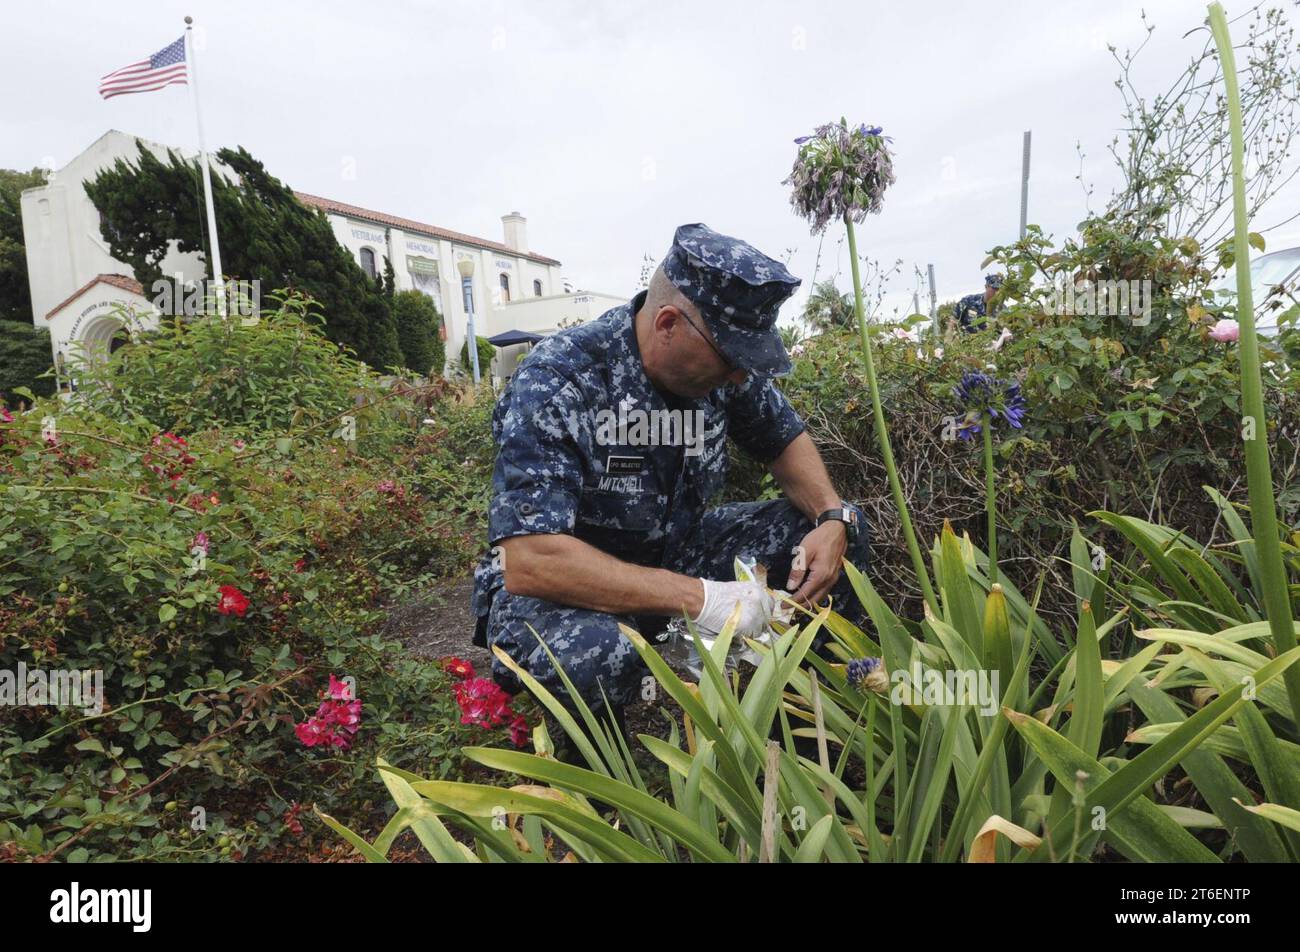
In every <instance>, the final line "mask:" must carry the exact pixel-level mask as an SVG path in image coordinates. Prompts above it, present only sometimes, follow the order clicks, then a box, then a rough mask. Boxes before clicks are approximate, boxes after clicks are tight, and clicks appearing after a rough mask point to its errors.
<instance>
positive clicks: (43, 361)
mask: <svg viewBox="0 0 1300 952" xmlns="http://www.w3.org/2000/svg"><path fill="white" fill-rule="evenodd" d="M53 365H54V363H53V359H52V358H51V356H50V332H49V331H48V330H46V329H45V328H44V327H33V326H32V325H31V324H25V323H23V322H21V321H0V401H3V402H4V403H6V404H8V405H9V406H11V407H12V406H15V405H16V404H17V403H18V401H19V400H26V399H27V398H26V397H23V396H20V395H19V394H18V393H16V392H15V391H16V390H17V388H18V387H26V388H27V389H28V390H30V391H31V392H32V393H34V394H35V395H36V396H38V397H47V396H49V395H50V394H52V393H54V377H53V376H49V377H43V376H41V375H42V374H44V373H45V372H46V371H48V370H50V369H51V368H52V367H53ZM29 402H30V401H29Z"/></svg>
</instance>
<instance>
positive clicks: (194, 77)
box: [185, 17, 226, 319]
mask: <svg viewBox="0 0 1300 952" xmlns="http://www.w3.org/2000/svg"><path fill="white" fill-rule="evenodd" d="M193 23H194V20H193V18H192V17H186V18H185V61H186V63H187V64H188V65H189V71H190V86H191V87H192V88H193V89H194V122H195V124H196V125H197V126H198V129H199V157H200V158H199V161H200V163H201V164H202V166H203V203H204V205H205V206H206V207H207V212H208V243H209V244H210V245H211V246H212V261H211V265H212V289H213V292H214V293H215V294H216V297H217V313H218V314H220V315H221V317H222V318H223V319H224V318H225V316H226V292H225V286H224V283H223V280H222V270H221V246H220V245H218V244H217V213H216V209H215V208H214V207H213V204H212V172H211V170H210V168H209V165H208V148H207V146H206V145H205V144H204V142H203V112H202V110H201V109H200V108H199V66H198V62H197V61H196V59H195V56H194V27H193Z"/></svg>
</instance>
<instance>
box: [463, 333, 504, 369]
mask: <svg viewBox="0 0 1300 952" xmlns="http://www.w3.org/2000/svg"><path fill="white" fill-rule="evenodd" d="M476 340H477V341H478V371H479V375H480V376H481V377H487V376H488V375H489V374H490V373H491V372H492V370H491V368H492V361H493V360H494V359H495V358H496V355H497V349H496V348H495V347H494V346H492V345H491V344H489V343H488V340H487V338H486V337H479V338H476ZM460 369H461V370H463V371H465V373H470V371H471V368H470V365H469V342H468V341H466V342H465V343H464V344H461V346H460Z"/></svg>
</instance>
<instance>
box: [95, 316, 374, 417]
mask: <svg viewBox="0 0 1300 952" xmlns="http://www.w3.org/2000/svg"><path fill="white" fill-rule="evenodd" d="M276 304H277V306H276V307H275V309H274V310H272V311H269V312H266V313H263V314H262V316H261V319H260V320H259V321H257V323H254V324H244V323H243V322H241V321H239V320H233V319H232V320H229V321H222V320H219V319H216V318H209V317H200V318H197V319H193V320H189V321H186V320H183V319H173V320H172V321H171V322H169V323H166V324H164V325H163V326H162V327H161V328H160V329H159V330H158V332H157V333H155V334H151V335H149V336H148V337H146V338H145V339H144V340H143V341H141V342H140V343H137V344H135V345H133V346H130V347H123V348H120V349H119V350H118V351H117V352H116V353H114V354H113V356H112V357H111V358H109V359H108V360H88V361H87V365H86V367H85V369H84V370H82V371H80V372H79V374H78V378H79V396H80V398H81V400H82V401H84V403H85V405H86V406H88V407H89V408H90V409H93V410H95V411H97V412H101V413H105V414H108V415H111V416H115V417H128V416H133V415H138V416H141V417H144V418H145V419H147V420H149V421H150V422H151V423H153V424H154V425H155V426H156V427H157V428H158V429H160V430H172V431H175V432H179V433H190V432H195V431H198V430H201V429H205V428H207V427H214V426H219V427H222V428H224V429H227V430H234V431H239V432H243V431H245V430H268V431H269V430H275V431H288V430H290V429H292V430H294V431H296V432H299V433H301V432H311V433H313V434H314V435H318V436H319V435H329V433H332V432H333V430H332V427H336V426H337V425H338V422H337V421H338V419H339V418H340V417H341V416H343V415H346V414H347V413H348V412H349V410H350V408H353V407H355V406H356V405H357V404H358V403H361V402H365V401H367V400H369V399H373V398H376V397H377V396H378V395H380V393H381V391H380V389H379V387H378V384H377V382H376V378H375V377H374V375H373V374H371V373H370V372H369V371H368V370H367V368H366V366H365V365H364V364H362V363H361V362H360V361H357V360H354V359H352V358H351V357H350V356H348V355H346V354H345V353H344V352H343V351H342V350H340V348H339V347H338V346H337V345H335V344H333V343H331V342H330V341H328V340H326V338H325V336H324V334H323V333H322V332H321V329H320V328H321V321H320V318H319V316H318V314H317V313H316V312H315V311H314V309H313V308H312V306H311V304H310V302H309V301H308V300H307V299H306V298H303V297H300V296H296V295H291V296H288V297H283V298H280V299H279V300H278V301H277V302H276Z"/></svg>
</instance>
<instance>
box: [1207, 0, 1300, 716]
mask: <svg viewBox="0 0 1300 952" xmlns="http://www.w3.org/2000/svg"><path fill="white" fill-rule="evenodd" d="M1209 9H1210V31H1211V32H1212V33H1213V34H1214V43H1215V45H1216V46H1217V47H1218V48H1219V62H1220V63H1221V64H1222V66H1223V82H1224V86H1225V87H1226V91H1227V97H1228V129H1229V131H1230V133H1231V136H1232V210H1233V226H1234V229H1235V236H1234V238H1233V255H1234V258H1235V261H1236V265H1237V324H1238V327H1239V329H1240V339H1239V344H1238V347H1239V353H1240V356H1241V408H1242V412H1243V413H1244V415H1245V419H1244V420H1243V421H1242V426H1243V430H1244V433H1243V435H1246V436H1249V438H1248V439H1247V440H1246V482H1247V485H1248V487H1249V494H1250V523H1251V529H1252V531H1253V532H1254V535H1255V551H1256V552H1257V553H1258V554H1259V568H1260V580H1261V584H1262V586H1263V589H1264V590H1263V591H1262V592H1260V593H1259V595H1260V597H1261V598H1262V599H1263V601H1264V608H1265V611H1266V612H1267V613H1268V626H1269V629H1270V631H1272V633H1273V644H1274V646H1275V647H1276V649H1277V653H1278V654H1283V653H1285V652H1286V651H1289V650H1290V649H1291V648H1294V647H1295V646H1296V637H1295V625H1294V622H1293V621H1292V618H1291V595H1290V591H1289V590H1288V588H1287V574H1286V565H1285V563H1284V562H1283V560H1282V545H1281V542H1280V541H1279V539H1278V523H1277V501H1276V499H1275V498H1274V495H1273V473H1272V469H1271V468H1270V465H1269V458H1268V421H1267V418H1266V417H1265V416H1264V383H1263V380H1262V378H1261V377H1260V372H1259V338H1258V337H1257V336H1256V333H1255V311H1254V301H1253V300H1252V299H1251V291H1250V241H1249V233H1250V232H1249V228H1250V225H1249V222H1248V221H1247V218H1246V207H1247V206H1246V180H1245V176H1244V174H1243V173H1242V165H1243V153H1244V152H1245V145H1244V142H1243V135H1242V125H1241V96H1240V93H1239V92H1238V90H1237V62H1236V57H1235V56H1234V55H1233V52H1232V38H1231V37H1230V36H1229V34H1228V21H1227V18H1226V17H1225V16H1224V13H1223V7H1222V6H1221V5H1220V4H1218V3H1212V4H1210V8H1209ZM1283 679H1284V680H1285V682H1286V693H1287V697H1288V698H1289V699H1290V701H1291V712H1292V717H1293V718H1294V719H1295V720H1296V722H1297V723H1298V724H1300V670H1298V669H1297V668H1296V667H1295V666H1294V665H1292V666H1291V667H1290V668H1288V669H1287V670H1286V673H1285V674H1284V675H1283Z"/></svg>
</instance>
